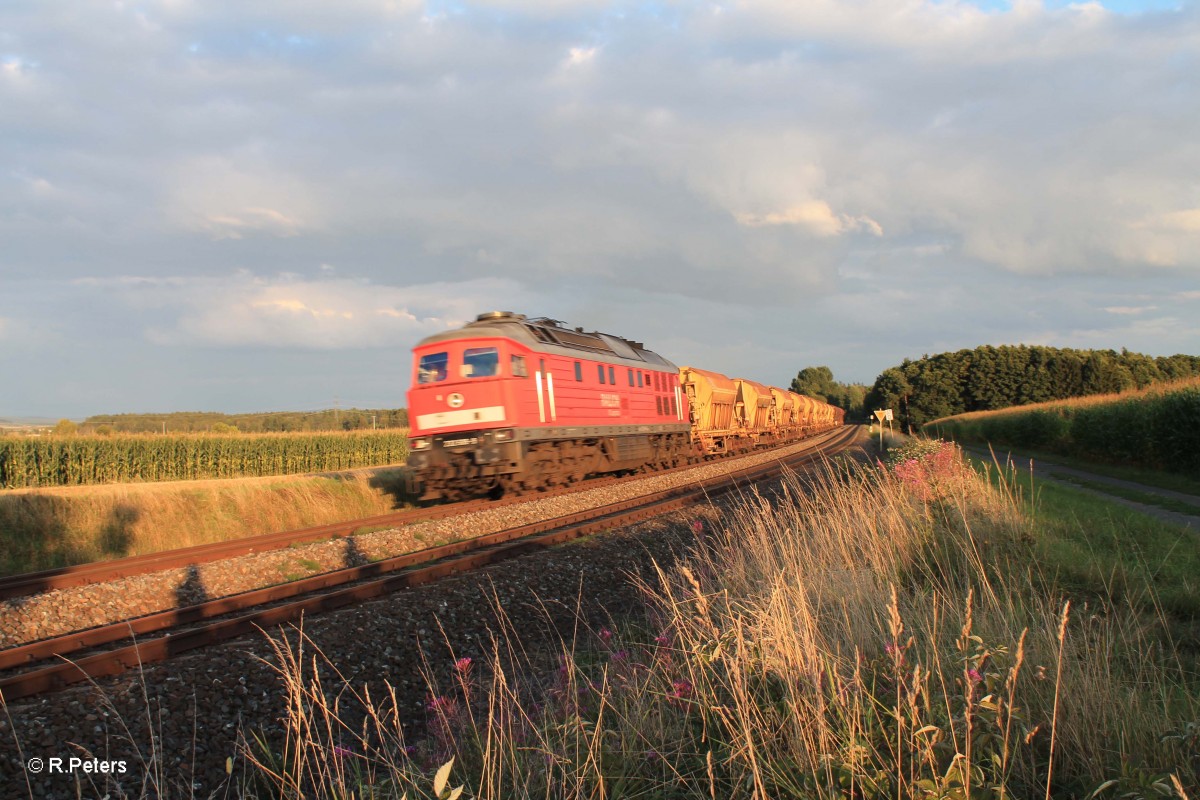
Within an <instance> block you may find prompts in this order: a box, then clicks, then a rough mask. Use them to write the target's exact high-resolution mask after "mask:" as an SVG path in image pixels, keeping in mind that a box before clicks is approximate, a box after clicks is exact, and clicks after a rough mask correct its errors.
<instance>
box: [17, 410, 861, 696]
mask: <svg viewBox="0 0 1200 800" xmlns="http://www.w3.org/2000/svg"><path fill="white" fill-rule="evenodd" d="M855 434H856V431H855V430H854V429H845V430H844V431H843V432H842V434H841V435H839V436H836V437H834V438H833V439H832V440H830V441H827V442H825V443H823V444H825V445H826V447H824V448H822V449H817V450H816V451H815V452H814V451H812V450H809V451H805V452H804V453H800V454H795V455H793V456H791V457H790V458H788V459H786V460H777V461H775V462H771V463H768V464H765V465H757V466H754V467H748V468H745V469H742V470H739V471H737V472H734V473H728V474H726V475H721V476H716V477H714V478H709V479H707V480H705V481H701V482H698V483H696V484H694V485H692V486H688V487H674V488H671V489H666V490H662V491H659V492H655V493H652V494H649V495H644V496H641V497H638V498H632V499H629V500H623V501H620V502H617V503H610V504H608V505H605V506H601V507H599V508H596V509H591V510H589V511H583V512H578V513H575V514H569V515H566V516H563V517H558V518H555V519H551V520H545V521H542V522H536V523H530V524H528V525H522V526H519V527H516V528H511V529H508V530H504V531H498V532H496V533H493V534H488V535H485V536H481V537H477V538H474V539H469V540H464V541H461V542H454V543H451V544H448V545H442V546H439V547H434V548H430V549H428V550H423V551H419V552H416V553H408V554H405V555H401V556H396V557H394V558H391V559H386V560H384V561H380V562H377V563H374V564H369V565H365V566H362V567H352V568H346V569H342V570H337V571H334V572H329V573H325V574H323V575H318V576H314V577H313V578H309V579H306V580H303V581H295V582H293V583H289V584H283V585H280V586H274V587H268V588H266V589H261V590H256V591H252V592H246V593H243V594H240V595H234V596H231V597H227V598H221V599H219V600H215V601H210V602H208V603H204V604H200V605H197V606H191V607H187V608H183V609H176V610H174V611H170V612H164V613H162V614H157V615H151V616H150V617H144V618H140V619H139V620H133V621H130V622H127V623H119V624H116V625H110V626H105V627H104V628H97V629H93V630H92V631H84V632H81V633H79V634H72V635H68V636H65V637H59V638H58V639H52V640H46V642H39V643H34V644H33V645H27V646H25V647H21V648H16V649H15V650H10V651H5V652H4V653H3V655H4V656H5V657H6V658H10V653H11V654H16V653H17V652H18V651H21V652H22V653H23V655H24V658H23V659H22V658H19V657H18V660H24V661H28V660H31V659H33V658H34V657H35V653H38V655H36V657H38V658H47V657H50V656H61V655H62V654H63V653H64V652H69V651H70V650H73V649H77V648H78V647H88V646H94V645H95V644H99V643H102V641H104V642H106V641H113V640H120V639H127V638H130V636H131V634H136V633H138V627H137V626H138V625H139V623H141V621H142V620H155V622H154V623H153V624H159V625H160V627H159V628H157V629H154V630H161V629H162V625H176V624H183V623H185V622H189V621H195V620H197V619H206V618H209V617H212V616H215V615H218V614H229V613H233V612H236V611H239V610H245V609H246V608H250V607H252V606H261V605H262V604H263V603H270V602H273V601H278V600H280V599H284V598H287V597H292V596H296V595H299V594H310V593H311V592H313V591H316V590H319V589H323V588H329V587H331V586H344V585H345V584H347V583H355V582H358V581H363V580H364V579H368V580H367V582H365V583H364V582H359V583H355V585H351V586H346V587H345V588H341V589H335V590H334V591H331V592H328V593H325V594H320V595H313V596H310V597H305V598H303V599H301V600H298V601H295V602H290V603H287V604H285V605H280V606H275V607H271V608H258V609H257V610H255V611H252V612H251V613H249V614H244V615H242V616H238V617H233V618H231V619H225V620H220V621H216V622H212V623H209V624H207V625H203V626H201V627H198V628H194V629H191V630H184V631H180V632H175V633H167V634H166V635H164V636H161V637H159V638H157V639H151V640H148V641H143V642H137V641H136V640H135V642H134V643H133V644H131V645H129V646H126V647H121V648H118V649H115V650H110V651H107V652H102V653H97V654H94V655H90V656H85V657H83V658H80V659H78V660H76V661H68V660H65V659H64V660H63V662H62V663H59V664H55V665H53V666H48V667H43V668H41V669H37V670H33V671H30V672H25V673H22V674H18V675H15V676H12V677H9V678H5V679H3V680H0V700H3V701H4V702H9V701H12V700H16V699H19V698H22V697H29V696H31V695H36V694H41V693H43V692H47V691H53V690H56V689H59V688H62V687H64V686H67V685H70V684H72V683H78V682H81V681H85V680H90V679H94V678H99V677H104V676H109V675H116V674H119V673H121V672H125V671H127V670H130V669H137V668H140V667H141V666H142V665H144V664H147V663H152V662H155V661H161V660H164V659H166V658H169V657H170V656H173V655H176V654H178V653H182V652H186V651H188V650H193V649H196V648H199V647H204V646H207V645H210V644H215V643H217V642H221V641H226V640H228V639H231V638H236V637H238V636H242V635H245V634H248V633H253V632H255V631H256V630H259V629H261V628H263V627H265V626H270V625H276V624H279V623H282V622H286V621H288V620H292V619H295V618H297V617H299V616H301V615H302V614H306V613H316V612H320V611H328V610H332V609H336V608H340V607H343V606H346V605H350V604H354V603H360V602H363V601H364V600H368V599H373V598H376V597H379V596H381V595H384V594H387V593H390V592H394V591H396V590H398V589H401V588H405V587H410V586H416V585H419V584H423V583H428V582H430V581H433V580H437V579H438V578H442V577H445V576H447V575H451V574H454V573H458V572H464V571H468V570H472V569H478V568H480V567H482V566H485V565H487V564H492V563H495V562H497V561H500V560H503V559H506V558H511V557H514V556H516V555H519V554H521V553H524V552H526V551H528V550H530V549H542V548H545V547H549V546H551V545H554V544H560V543H562V542H566V541H570V540H572V539H575V538H578V537H581V536H586V535H589V534H593V533H598V532H600V531H603V530H606V529H611V528H613V527H618V526H622V525H628V524H631V523H633V522H637V521H640V520H643V519H647V518H650V517H654V516H659V515H661V514H664V513H667V512H669V511H675V510H678V509H681V508H685V507H687V506H690V505H694V504H696V503H700V502H704V501H706V500H708V499H710V498H712V497H714V496H718V495H720V494H723V493H727V492H730V491H733V490H736V489H738V488H740V487H741V486H742V485H743V482H755V481H759V480H764V479H766V478H767V477H772V476H775V475H777V474H779V473H781V472H782V471H783V469H784V468H785V466H798V465H800V464H804V463H807V462H812V461H816V460H817V459H819V458H824V457H827V456H829V455H831V454H834V453H836V452H840V451H842V450H845V449H847V448H848V447H850V446H851V444H853V441H854V439H855V438H856V435H855ZM409 567H415V568H414V569H411V570H409V571H406V572H401V573H400V574H395V575H387V576H386V577H376V576H378V575H380V574H383V573H390V572H396V571H399V570H403V569H407V568H409ZM89 634H91V635H92V639H91V640H90V641H89V640H88V638H87V637H88V635H89ZM114 634H119V635H116V636H115V639H111V640H105V637H107V636H111V635H114ZM55 642H60V643H61V644H63V645H64V647H65V648H69V649H62V650H58V651H57V652H51V650H52V649H53V647H52V646H51V647H50V648H49V649H43V650H42V651H38V650H36V648H37V647H38V646H39V645H52V643H55Z"/></svg>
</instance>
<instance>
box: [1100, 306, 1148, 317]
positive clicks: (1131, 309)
mask: <svg viewBox="0 0 1200 800" xmlns="http://www.w3.org/2000/svg"><path fill="white" fill-rule="evenodd" d="M1157 309H1158V306H1106V307H1105V308H1104V310H1105V311H1107V312H1108V313H1110V314H1120V315H1125V316H1128V315H1133V314H1145V313H1146V312H1147V311H1155V310H1157Z"/></svg>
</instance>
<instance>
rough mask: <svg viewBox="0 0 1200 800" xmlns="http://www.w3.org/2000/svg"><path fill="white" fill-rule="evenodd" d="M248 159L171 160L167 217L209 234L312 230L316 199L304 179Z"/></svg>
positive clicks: (283, 234) (232, 235) (221, 236)
mask: <svg viewBox="0 0 1200 800" xmlns="http://www.w3.org/2000/svg"><path fill="white" fill-rule="evenodd" d="M251 161H254V159H252V158H251V157H250V155H249V154H247V155H246V156H242V157H238V158H197V159H188V160H185V161H183V162H181V163H179V164H177V165H176V166H175V168H174V170H173V171H172V172H173V176H172V183H171V187H170V190H169V191H170V194H171V201H170V205H169V211H168V215H169V218H170V219H171V220H172V221H173V222H174V224H176V225H177V226H179V227H181V228H183V229H185V230H192V231H200V232H203V233H206V234H208V235H209V236H211V237H212V238H214V239H242V238H245V237H247V236H251V235H254V234H264V235H268V236H281V237H290V236H297V235H299V234H301V233H304V232H307V231H311V230H316V229H317V228H318V227H319V225H318V224H317V219H318V217H319V215H320V211H319V204H318V202H317V200H316V192H314V191H312V190H311V189H309V187H308V185H307V182H306V181H305V180H304V179H302V178H300V177H299V176H298V175H297V174H295V173H293V172H288V171H283V170H280V169H275V170H272V169H271V168H270V167H269V166H267V165H266V164H262V163H254V164H251V163H249V162H251ZM239 162H247V163H245V164H242V163H239Z"/></svg>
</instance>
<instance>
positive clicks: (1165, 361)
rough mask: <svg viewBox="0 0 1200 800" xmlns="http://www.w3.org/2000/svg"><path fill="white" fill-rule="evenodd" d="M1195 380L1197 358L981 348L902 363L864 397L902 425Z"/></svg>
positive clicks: (1198, 372)
mask: <svg viewBox="0 0 1200 800" xmlns="http://www.w3.org/2000/svg"><path fill="white" fill-rule="evenodd" d="M1197 375H1200V356H1189V355H1174V356H1160V357H1157V358H1156V357H1153V356H1147V355H1143V354H1141V353H1131V352H1129V351H1128V350H1124V349H1122V350H1121V351H1120V352H1117V351H1115V350H1074V349H1070V348H1056V347H1041V346H1033V347H1029V346H1025V345H1018V346H1008V345H1005V346H1000V347H992V346H989V345H984V346H982V347H976V348H975V349H974V350H958V351H956V352H953V353H940V354H938V355H935V356H928V355H927V356H923V357H922V358H920V359H919V360H917V361H910V360H908V359H905V360H904V362H903V363H901V364H900V365H899V366H897V367H891V368H889V369H886V370H884V371H883V372H882V373H881V374H880V375H879V377H878V378H876V379H875V385H874V386H872V387H871V389H870V390H869V391H868V392H867V395H866V398H865V404H866V407H867V408H868V409H875V408H892V409H894V410H895V411H896V413H897V414H898V416H899V419H900V421H901V424H902V425H904V426H911V427H913V428H915V427H917V426H920V425H922V424H924V423H926V422H929V421H930V420H934V419H938V418H940V417H947V416H951V415H953V414H962V413H964V412H968V411H990V410H992V409H997V408H1008V407H1010V406H1020V405H1027V404H1029V403H1041V402H1044V401H1047V400H1063V399H1066V398H1070V397H1083V396H1085V395H1093V394H1106V393H1112V392H1120V391H1124V390H1126V389H1134V388H1139V389H1140V388H1145V387H1146V386H1149V385H1151V384H1154V383H1160V382H1164V381H1172V380H1179V379H1182V378H1190V377H1194V376H1197Z"/></svg>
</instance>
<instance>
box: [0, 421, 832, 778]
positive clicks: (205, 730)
mask: <svg viewBox="0 0 1200 800" xmlns="http://www.w3.org/2000/svg"><path fill="white" fill-rule="evenodd" d="M805 446H808V447H811V446H812V443H811V442H809V443H805V444H802V445H797V446H793V447H791V448H788V449H787V450H785V451H783V452H784V453H786V454H791V453H794V452H796V451H798V450H799V449H801V448H803V447H805ZM779 457H780V453H779V452H774V453H770V454H761V455H759V456H754V457H752V458H754V459H758V460H761V461H767V460H773V459H777V458H779ZM749 463H753V462H748V461H747V460H740V461H738V462H728V463H714V464H708V465H704V466H701V467H698V468H696V469H695V470H690V471H687V472H684V473H676V474H674V475H657V476H655V475H651V476H649V477H645V478H637V479H630V480H626V481H621V482H618V483H617V484H612V485H609V486H606V487H603V488H600V489H596V490H589V491H587V492H581V493H579V494H575V495H569V496H563V497H555V498H546V499H543V500H538V501H535V502H531V503H523V504H519V505H516V506H508V507H506V508H503V509H497V510H495V511H484V512H478V513H475V514H472V515H470V516H469V517H456V518H453V519H446V520H440V521H436V522H428V523H421V525H420V526H409V527H407V528H405V529H403V530H399V531H381V532H377V533H371V534H364V535H361V536H358V537H354V540H353V541H354V542H355V544H356V546H357V548H358V549H359V551H360V553H361V554H362V555H363V556H364V557H366V558H371V557H376V555H377V554H379V553H384V554H388V555H390V554H393V553H395V552H403V549H395V548H407V549H410V550H411V549H414V547H413V543H414V542H415V543H417V544H418V545H420V544H421V542H422V539H421V538H420V536H430V537H432V536H435V535H443V536H446V535H449V536H451V537H452V538H466V537H468V536H477V535H480V534H482V533H486V532H490V531H492V530H498V529H502V528H507V527H512V526H513V525H517V524H521V523H523V522H528V521H533V520H539V519H546V518H548V517H553V516H560V515H563V514H567V513H570V512H572V511H576V510H582V509H583V508H586V507H589V506H595V505H600V504H603V503H609V502H614V501H616V500H618V499H623V498H625V497H630V496H634V495H637V494H644V493H647V492H650V491H654V490H657V489H662V488H667V486H668V485H678V484H679V483H687V482H692V481H695V480H697V479H699V478H701V477H708V476H710V475H714V474H720V472H723V471H729V470H731V469H733V468H734V467H735V466H736V467H742V466H748V465H749ZM721 514H722V511H721V509H720V507H719V505H714V506H705V507H703V508H698V509H696V510H693V511H690V512H687V513H686V514H683V513H681V514H673V515H668V516H665V517H662V518H659V519H656V520H652V521H649V522H646V523H642V524H639V525H636V526H632V527H630V528H625V529H621V530H619V531H612V532H608V533H605V534H603V535H600V536H596V537H591V538H588V539H585V540H580V541H578V542H574V543H571V544H568V545H564V546H560V547H555V548H551V549H548V550H544V551H539V552H533V553H529V554H526V555H524V556H522V557H520V558H517V559H513V560H511V561H506V562H503V563H500V564H495V565H492V566H490V567H488V568H487V569H485V570H481V571H478V572H472V573H469V574H465V575H459V576H454V577H451V578H448V579H445V580H442V581H439V582H437V583H435V584H431V585H426V586H421V587H417V588H414V589H409V590H406V591H403V592H400V593H397V594H395V595H391V596H389V597H387V598H385V599H382V600H378V601H374V602H371V603H367V604H363V605H359V606H355V607H353V608H349V609H344V610H341V611H337V612H331V613H328V614H323V615H320V616H317V617H312V618H309V619H307V620H305V621H304V623H303V630H304V633H305V635H306V636H307V637H309V638H310V639H311V641H312V646H315V647H316V648H319V649H320V651H321V652H322V653H324V654H325V656H326V657H328V658H329V660H330V662H331V663H332V665H333V666H334V667H335V668H336V669H337V671H338V672H339V673H340V674H341V675H343V676H344V677H345V678H346V679H347V680H348V681H350V682H351V683H352V684H355V685H357V684H362V683H366V684H367V685H368V686H369V687H370V689H371V691H372V694H373V696H376V697H380V696H383V694H384V692H385V691H386V690H385V686H384V684H385V682H386V683H387V684H388V685H390V686H392V687H394V689H395V692H396V698H397V701H398V705H399V707H400V708H401V709H402V710H405V709H407V710H408V711H409V713H408V714H403V713H402V715H401V719H402V722H403V723H404V724H405V726H406V727H408V726H414V727H420V726H421V725H423V723H424V721H425V711H424V705H425V701H426V692H427V689H426V682H425V679H424V678H423V677H422V674H423V673H422V670H423V668H427V667H428V668H432V670H433V672H434V674H435V675H437V674H441V675H442V677H443V678H445V677H448V675H449V670H450V668H451V666H452V664H453V659H454V658H457V657H464V656H465V657H470V658H473V659H476V660H477V661H480V660H486V658H487V657H488V655H489V654H490V644H489V642H490V641H491V636H492V632H493V631H495V630H497V624H496V620H495V613H496V612H495V609H496V608H497V607H499V608H500V609H501V613H502V614H503V615H504V617H505V618H506V623H505V627H507V629H509V630H515V631H520V633H521V644H522V646H523V647H524V648H527V649H531V650H535V649H539V648H541V649H547V650H554V649H557V648H558V647H559V646H560V642H561V640H562V637H564V636H565V637H567V638H569V637H570V636H571V635H572V633H573V632H574V631H576V630H577V629H578V628H579V627H580V625H581V624H582V625H583V626H585V628H584V629H585V630H586V626H588V625H591V626H592V627H598V626H601V625H603V624H604V623H605V622H607V621H608V620H609V619H610V618H611V617H613V616H620V615H622V614H623V613H624V612H626V611H627V610H629V609H633V608H639V607H640V602H641V598H640V595H639V591H638V590H637V589H636V588H635V586H634V582H633V581H632V580H630V579H629V577H628V576H630V575H640V576H642V578H643V579H649V578H651V576H652V575H653V565H654V564H655V563H656V562H657V563H658V564H660V565H664V564H669V563H671V562H672V561H673V560H674V559H675V558H676V556H677V554H678V553H680V552H681V551H683V550H684V549H686V547H687V546H688V545H689V543H690V542H691V541H692V540H693V537H694V533H693V530H692V523H693V522H694V521H696V520H697V519H703V520H705V525H706V526H708V527H712V526H717V525H720V518H721ZM477 518H481V519H477ZM426 526H430V527H429V528H427V527H426ZM430 528H432V530H431V529H430ZM439 528H441V529H442V530H440V531H439V530H438V529H439ZM416 529H422V530H423V531H424V532H423V533H421V534H420V535H418V530H416ZM425 541H429V540H425ZM376 548H378V549H376ZM298 553H299V554H300V555H297V554H298ZM284 555H285V556H286V557H290V558H293V559H295V558H305V559H312V560H314V561H316V560H319V559H322V558H328V559H331V560H333V561H334V562H335V564H336V565H337V566H341V565H342V559H344V558H345V555H346V543H345V542H344V541H337V542H323V543H317V544H315V545H310V546H308V547H305V548H297V549H295V550H289V551H288V552H287V553H286V554H284ZM279 557H280V554H275V553H265V554H259V555H254V556H247V557H243V558H239V559H233V560H231V561H229V562H219V563H214V564H208V565H204V567H203V568H201V569H199V570H197V572H198V576H197V575H193V576H190V577H192V578H197V577H198V582H199V583H202V584H203V586H204V590H203V591H204V593H205V595H206V596H208V597H213V596H217V595H218V594H221V593H228V592H231V591H244V590H245V589H247V588H253V587H254V586H257V585H261V583H256V582H255V577H256V576H258V581H260V582H261V576H262V575H264V574H266V572H267V571H268V570H270V569H276V568H278V567H277V566H276V565H277V564H278V563H279V562H278V561H272V560H271V559H272V558H276V559H277V558H279ZM177 572H178V571H177ZM181 578H182V579H183V580H184V581H186V580H187V579H188V578H189V576H188V575H186V573H185V574H183V575H179V574H175V573H163V574H160V575H147V576H139V577H136V578H128V579H123V580H121V581H116V582H114V584H120V586H113V585H104V586H92V587H80V588H77V589H70V590H64V591H62V592H55V593H52V594H53V595H62V596H61V597H58V598H50V597H49V596H47V598H46V599H45V600H43V601H42V602H43V603H47V605H41V604H40V603H39V604H37V605H38V608H39V611H37V612H34V613H30V612H29V609H27V608H24V607H22V606H19V605H18V607H17V608H16V609H14V610H17V611H21V612H25V613H26V614H28V615H29V616H28V618H29V619H33V620H37V619H50V620H53V619H54V617H55V616H56V615H57V614H67V613H81V612H82V609H83V607H84V606H86V605H87V604H100V605H103V604H106V603H107V604H112V605H114V606H117V607H121V608H126V609H127V608H129V607H130V605H129V603H134V604H135V605H136V604H138V603H142V602H145V600H144V598H151V597H158V598H160V600H159V602H163V599H164V598H165V601H166V602H167V605H165V606H161V607H166V608H169V607H173V606H174V605H175V604H176V598H177V596H176V594H175V591H176V588H177V587H178V586H179V582H180V579H181ZM139 587H140V588H139ZM231 587H233V588H231ZM130 598H136V599H135V600H131V599H130ZM33 599H38V598H33ZM29 605H34V604H33V603H30V604H29ZM112 613H113V612H112V610H111V609H103V608H102V609H100V610H98V611H97V612H96V617H104V616H105V615H110V614H112ZM3 614H4V617H5V618H6V619H5V625H6V626H9V624H10V623H9V620H7V617H8V615H9V609H7V608H6V609H5V610H4V612H3ZM88 618H89V619H90V618H93V617H88ZM34 624H36V623H34V622H27V623H26V625H27V626H30V625H34ZM41 624H43V625H46V624H51V625H52V624H54V623H41ZM18 630H28V628H27V627H26V628H18V626H16V625H12V626H11V627H6V632H7V633H8V635H9V636H10V637H13V638H14V639H15V640H16V641H23V639H19V638H16V637H17V633H16V631H18ZM276 633H277V634H278V631H276ZM25 635H26V636H28V634H25ZM42 635H47V634H42ZM10 641H11V640H10ZM306 647H308V645H306ZM274 662H275V656H274V654H273V651H272V648H271V646H270V642H268V641H267V639H266V637H265V636H254V637H246V638H243V639H240V640H237V641H234V642H230V643H226V644H224V645H221V646H218V647H213V648H208V649H205V650H201V651H197V652H194V653H190V654H187V655H184V656H181V657H178V658H175V659H172V660H170V661H168V662H165V663H162V664H156V665H150V666H147V667H145V668H144V669H143V670H142V671H141V672H140V673H139V672H131V673H127V674H126V675H124V676H121V677H119V678H113V679H105V680H103V681H100V682H99V683H97V684H95V685H86V684H83V685H78V686H75V687H71V688H69V689H67V690H64V691H62V692H58V693H55V694H51V695H46V696H43V697H37V698H31V699H29V700H22V701H16V702H14V703H12V704H11V705H9V706H7V707H6V708H4V709H3V710H2V711H0V797H6V798H7V797H24V796H31V797H38V798H41V797H46V798H58V797H64V798H65V797H76V796H83V797H93V796H95V797H103V796H105V794H108V795H109V796H111V797H113V798H116V797H121V796H123V795H125V796H133V797H138V796H143V795H150V796H156V795H169V796H177V797H178V796H182V797H190V796H196V797H208V796H210V795H212V794H214V793H215V794H216V796H237V794H238V791H237V788H238V787H237V781H238V780H239V776H241V775H242V774H243V773H244V771H245V769H246V765H245V763H244V761H243V760H242V758H241V756H240V755H239V750H238V742H239V735H240V734H241V733H242V732H249V731H262V732H264V733H265V735H266V736H267V738H268V739H269V740H273V741H276V742H277V741H278V737H279V736H280V735H281V726H280V721H281V720H282V718H283V717H284V716H285V704H284V698H283V694H282V685H281V681H280V679H279V676H278V674H277V673H276V671H275V669H274V668H273V666H272V665H273V663H274ZM152 734H153V735H152ZM71 757H76V758H79V759H82V760H84V761H85V762H86V761H87V760H88V759H100V760H101V761H113V762H120V761H123V762H124V768H125V772H124V773H123V774H117V775H110V776H104V775H98V774H95V773H87V772H84V771H83V766H82V765H81V766H80V767H79V768H77V769H76V771H75V772H74V773H72V774H65V773H50V772H48V771H47V769H48V765H49V764H50V763H51V762H50V759H53V758H61V759H63V760H64V762H63V763H64V764H66V763H68V762H67V759H70V758H71ZM230 758H232V759H233V762H232V763H233V778H229V777H228V776H227V774H226V764H227V759H230ZM30 759H41V766H42V771H40V772H37V773H34V772H33V771H32V770H29V769H27V768H26V765H27V764H28V763H29V761H30ZM96 766H99V764H98V763H96ZM110 766H112V765H110ZM64 769H65V767H64ZM148 784H149V785H154V786H155V788H153V789H147V788H146V786H147V785H148ZM168 784H169V786H168Z"/></svg>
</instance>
